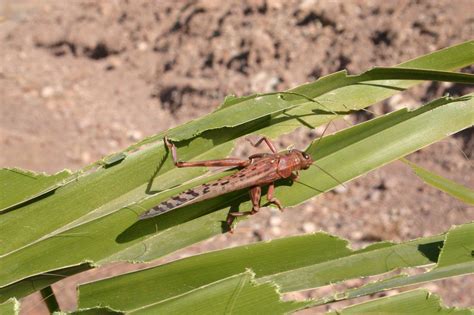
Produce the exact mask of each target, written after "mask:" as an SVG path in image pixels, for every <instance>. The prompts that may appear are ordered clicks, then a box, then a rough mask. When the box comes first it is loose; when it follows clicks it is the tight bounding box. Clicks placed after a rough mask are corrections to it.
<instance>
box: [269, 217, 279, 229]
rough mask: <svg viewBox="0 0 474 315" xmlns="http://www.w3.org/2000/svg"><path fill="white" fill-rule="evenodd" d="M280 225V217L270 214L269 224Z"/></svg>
mask: <svg viewBox="0 0 474 315" xmlns="http://www.w3.org/2000/svg"><path fill="white" fill-rule="evenodd" d="M280 225H281V218H280V217H279V216H272V217H271V218H270V226H272V227H275V226H280Z"/></svg>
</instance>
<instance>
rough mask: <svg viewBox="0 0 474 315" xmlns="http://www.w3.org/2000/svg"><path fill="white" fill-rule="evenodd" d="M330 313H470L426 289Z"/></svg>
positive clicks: (421, 314)
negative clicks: (448, 303) (452, 305)
mask: <svg viewBox="0 0 474 315" xmlns="http://www.w3.org/2000/svg"><path fill="white" fill-rule="evenodd" d="M327 314H331V315H336V314H337V315H353V314H411V315H416V314H420V315H424V314H440V315H442V314H456V315H471V314H473V312H472V311H470V310H468V309H457V308H454V307H453V308H447V307H445V306H443V305H442V304H441V300H440V298H439V297H438V296H437V295H434V294H432V293H430V292H428V291H426V290H413V291H408V292H404V293H400V294H397V295H393V296H387V297H383V298H379V299H376V300H372V301H368V302H364V303H360V304H356V305H352V306H349V307H346V308H344V309H342V310H340V311H336V312H330V313H327Z"/></svg>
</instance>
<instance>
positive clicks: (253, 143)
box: [247, 137, 277, 153]
mask: <svg viewBox="0 0 474 315" xmlns="http://www.w3.org/2000/svg"><path fill="white" fill-rule="evenodd" d="M247 141H248V142H250V144H251V145H253V146H254V147H258V146H259V145H260V144H261V143H262V142H265V143H266V144H267V146H268V147H269V148H270V150H271V151H272V152H273V153H277V149H276V148H275V145H274V144H273V143H272V141H271V140H270V139H268V138H267V137H261V138H260V139H258V140H257V141H256V142H252V141H251V140H250V139H247Z"/></svg>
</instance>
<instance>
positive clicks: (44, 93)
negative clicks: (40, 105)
mask: <svg viewBox="0 0 474 315" xmlns="http://www.w3.org/2000/svg"><path fill="white" fill-rule="evenodd" d="M54 94H55V93H54V88H53V87H52V86H45V87H43V88H42V89H41V97H43V98H49V97H52V96H53V95H54Z"/></svg>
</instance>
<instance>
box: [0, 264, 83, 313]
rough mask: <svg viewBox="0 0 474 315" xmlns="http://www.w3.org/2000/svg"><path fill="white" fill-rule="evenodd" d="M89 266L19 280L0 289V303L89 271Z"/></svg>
mask: <svg viewBox="0 0 474 315" xmlns="http://www.w3.org/2000/svg"><path fill="white" fill-rule="evenodd" d="M90 268H91V267H90V266H89V264H82V265H79V266H73V267H70V268H63V269H60V270H54V271H50V272H48V273H43V274H40V275H38V276H34V277H30V278H28V279H24V280H21V281H19V282H17V283H15V284H12V285H10V286H6V287H3V288H0V301H5V300H7V299H8V298H9V297H12V296H15V297H22V296H27V295H29V294H31V293H33V292H36V291H38V289H39V288H44V287H47V286H49V285H50V284H51V283H54V282H56V281H59V280H63V279H64V278H66V277H68V276H71V275H74V274H76V273H79V272H82V271H85V270H88V269H90ZM0 314H1V313H0Z"/></svg>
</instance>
